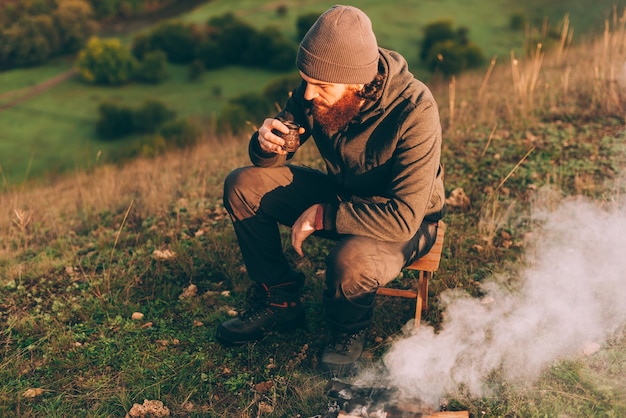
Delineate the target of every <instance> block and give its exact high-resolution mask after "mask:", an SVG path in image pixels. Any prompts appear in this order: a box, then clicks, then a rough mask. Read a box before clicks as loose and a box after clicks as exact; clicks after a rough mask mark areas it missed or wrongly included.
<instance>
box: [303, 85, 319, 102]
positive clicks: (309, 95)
mask: <svg viewBox="0 0 626 418" xmlns="http://www.w3.org/2000/svg"><path fill="white" fill-rule="evenodd" d="M316 97H317V90H316V89H315V87H313V86H311V85H310V84H309V85H307V86H306V89H305V90H304V100H308V101H311V100H313V99H315V98H316Z"/></svg>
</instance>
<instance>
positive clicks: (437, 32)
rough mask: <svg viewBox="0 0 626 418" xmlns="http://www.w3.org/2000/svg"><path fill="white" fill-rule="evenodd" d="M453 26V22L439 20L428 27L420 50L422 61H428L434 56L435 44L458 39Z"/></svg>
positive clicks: (425, 29)
mask: <svg viewBox="0 0 626 418" xmlns="http://www.w3.org/2000/svg"><path fill="white" fill-rule="evenodd" d="M453 26H454V22H453V21H452V20H438V21H435V22H431V23H429V24H427V25H426V27H425V28H424V38H423V39H422V46H421V50H420V58H421V59H422V60H426V59H427V58H428V57H429V56H431V55H432V54H431V49H432V47H433V46H434V45H435V44H437V43H440V42H444V41H448V40H453V39H455V38H456V34H455V33H454V29H453ZM429 61H430V60H429Z"/></svg>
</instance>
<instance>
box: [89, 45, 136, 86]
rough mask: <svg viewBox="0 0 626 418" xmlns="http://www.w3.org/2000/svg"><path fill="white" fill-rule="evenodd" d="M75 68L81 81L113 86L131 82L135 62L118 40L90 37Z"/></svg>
mask: <svg viewBox="0 0 626 418" xmlns="http://www.w3.org/2000/svg"><path fill="white" fill-rule="evenodd" d="M77 66H78V69H79V70H80V74H81V77H82V78H83V80H85V81H87V82H89V83H94V84H103V85H113V86H114V85H120V84H125V83H127V82H129V81H130V80H131V78H132V76H133V74H134V69H135V67H136V66H137V60H136V59H135V57H133V55H132V54H131V53H130V50H129V49H128V48H127V47H125V46H123V45H122V43H121V42H120V41H119V39H106V40H101V39H99V38H98V37H92V38H91V39H90V40H89V41H88V42H87V46H86V47H85V49H83V50H81V51H80V53H79V54H78V60H77Z"/></svg>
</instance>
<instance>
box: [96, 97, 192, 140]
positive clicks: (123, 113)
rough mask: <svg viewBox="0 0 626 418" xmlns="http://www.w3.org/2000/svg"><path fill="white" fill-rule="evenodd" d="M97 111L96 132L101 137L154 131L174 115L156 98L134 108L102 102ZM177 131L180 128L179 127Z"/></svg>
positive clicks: (112, 137)
mask: <svg viewBox="0 0 626 418" xmlns="http://www.w3.org/2000/svg"><path fill="white" fill-rule="evenodd" d="M98 112H99V118H98V122H97V124H96V132H97V134H98V136H99V137H100V138H102V139H117V138H121V137H123V136H126V135H131V134H150V133H155V132H158V131H160V130H161V129H162V128H163V126H165V125H167V124H168V123H170V122H172V121H173V120H174V119H175V117H176V112H175V111H173V110H172V109H170V108H168V107H167V106H166V105H165V104H164V103H162V102H160V101H158V100H146V101H145V102H144V103H143V105H141V106H140V107H138V108H135V109H133V108H131V107H128V106H123V105H118V104H115V103H111V102H103V103H101V104H100V106H99V107H98ZM170 130H171V129H170ZM179 131H182V130H181V129H179ZM161 135H162V134H161ZM180 135H182V134H180ZM180 135H179V136H180ZM172 136H174V134H172Z"/></svg>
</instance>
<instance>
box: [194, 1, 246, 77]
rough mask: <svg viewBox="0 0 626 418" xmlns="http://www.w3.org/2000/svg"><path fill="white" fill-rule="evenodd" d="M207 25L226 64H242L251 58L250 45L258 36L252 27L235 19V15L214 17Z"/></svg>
mask: <svg viewBox="0 0 626 418" xmlns="http://www.w3.org/2000/svg"><path fill="white" fill-rule="evenodd" d="M207 25H208V33H209V37H210V38H209V39H211V40H213V41H215V42H216V44H217V45H219V48H220V51H221V55H222V57H223V59H224V62H225V63H226V64H241V63H242V61H243V60H244V59H246V58H245V57H247V56H249V53H248V47H249V44H250V43H251V42H252V40H253V39H254V37H255V36H256V30H255V29H254V28H253V27H252V25H250V24H249V23H247V22H244V21H243V20H241V19H239V18H237V17H235V15H234V14H233V13H226V14H224V15H222V16H218V17H213V18H211V19H209V21H208V22H207ZM248 61H249V59H248ZM205 65H206V62H205ZM207 68H209V67H207Z"/></svg>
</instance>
